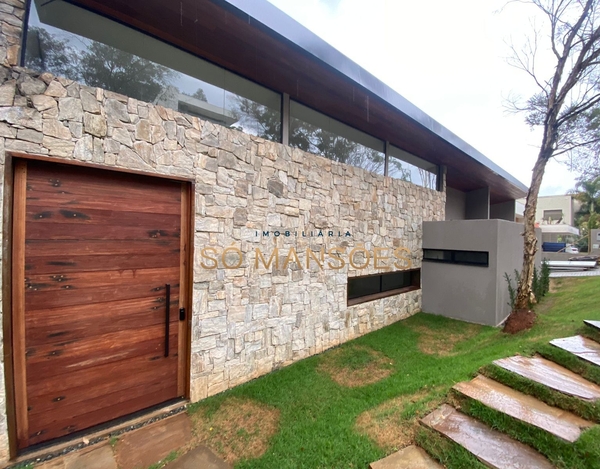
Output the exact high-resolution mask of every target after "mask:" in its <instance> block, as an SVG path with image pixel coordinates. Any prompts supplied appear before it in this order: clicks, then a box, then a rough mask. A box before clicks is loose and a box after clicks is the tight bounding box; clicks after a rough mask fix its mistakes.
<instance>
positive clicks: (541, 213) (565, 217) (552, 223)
mask: <svg viewBox="0 0 600 469" xmlns="http://www.w3.org/2000/svg"><path fill="white" fill-rule="evenodd" d="M517 203H521V204H524V203H525V200H524V199H521V200H519V201H517ZM580 207H581V203H580V202H579V201H578V200H577V199H575V197H573V196H572V195H570V194H566V195H547V196H541V197H539V198H538V204H537V210H536V212H535V222H536V224H537V225H538V226H539V227H540V229H541V231H542V242H544V243H545V242H553V243H556V242H563V243H575V242H576V241H577V238H578V237H579V229H578V228H576V227H575V214H576V213H577V211H578V210H579V208H580Z"/></svg>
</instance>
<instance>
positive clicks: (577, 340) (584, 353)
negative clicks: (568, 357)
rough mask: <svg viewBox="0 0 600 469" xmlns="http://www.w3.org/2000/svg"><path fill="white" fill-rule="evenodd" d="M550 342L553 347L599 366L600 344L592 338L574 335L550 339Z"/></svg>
mask: <svg viewBox="0 0 600 469" xmlns="http://www.w3.org/2000/svg"><path fill="white" fill-rule="evenodd" d="M550 343H551V344H552V345H554V346H555V347H558V348H561V349H563V350H566V351H567V352H571V353H572V354H573V355H576V356H578V357H579V358H582V359H583V360H587V361H588V362H590V363H593V364H594V365H598V366H600V344H599V343H598V342H594V341H593V340H592V339H588V338H587V337H583V336H580V335H576V336H573V337H565V338H562V339H554V340H551V341H550Z"/></svg>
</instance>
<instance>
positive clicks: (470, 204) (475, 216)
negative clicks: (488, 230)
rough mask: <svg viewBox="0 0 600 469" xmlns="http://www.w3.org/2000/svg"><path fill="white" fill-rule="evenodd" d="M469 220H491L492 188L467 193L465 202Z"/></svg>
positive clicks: (466, 216)
mask: <svg viewBox="0 0 600 469" xmlns="http://www.w3.org/2000/svg"><path fill="white" fill-rule="evenodd" d="M465 218H466V219H467V220H487V219H488V218H490V188H489V187H483V188H481V189H477V190H475V191H471V192H467V194H466V200H465Z"/></svg>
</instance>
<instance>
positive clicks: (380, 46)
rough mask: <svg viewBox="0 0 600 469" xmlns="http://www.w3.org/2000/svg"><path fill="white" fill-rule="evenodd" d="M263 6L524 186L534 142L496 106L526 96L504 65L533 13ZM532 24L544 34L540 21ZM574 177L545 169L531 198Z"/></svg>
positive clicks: (376, 1)
mask: <svg viewBox="0 0 600 469" xmlns="http://www.w3.org/2000/svg"><path fill="white" fill-rule="evenodd" d="M269 1H270V2H271V3H272V4H274V5H275V6H277V7H278V8H279V9H281V10H283V11H284V12H286V13H287V14H288V15H290V16H291V17H292V18H294V19H295V20H296V21H298V22H299V23H301V24H303V25H304V26H305V27H307V28H308V29H310V30H311V31H313V32H314V33H315V34H317V35H318V36H320V37H321V38H323V39H324V40H325V41H327V42H328V43H329V44H331V45H332V46H334V47H335V48H336V49H338V50H339V51H340V52H342V53H343V54H345V55H346V56H348V57H349V58H350V59H352V60H353V61H355V62H356V63H358V64H359V65H361V66H362V67H363V68H365V69H366V70H368V71H369V72H371V73H372V74H373V75H375V76H376V77H377V78H379V79H380V80H382V81H383V82H384V83H386V84H387V85H388V86H390V87H391V88H393V89H394V90H396V91H397V92H398V93H400V94H401V95H402V96H404V97H405V98H406V99H408V100H409V101H411V102H412V103H413V104H415V105H416V106H417V107H419V108H420V109H422V110H423V111H425V112H426V113H427V114H429V115H430V116H431V117H433V118H434V119H436V120H437V121H438V122H440V123H441V124H442V125H443V126H445V127H447V128H448V129H450V130H451V131H452V132H454V133H456V134H457V135H458V136H459V137H460V138H462V139H463V140H465V141H466V142H467V143H469V144H470V145H472V146H473V147H475V148H476V149H477V150H479V151H480V152H482V153H483V154H484V155H485V156H487V157H488V158H490V159H491V160H493V161H494V162H495V163H496V164H498V165H499V166H501V167H502V168H504V169H506V170H507V171H508V172H509V173H511V174H512V175H513V176H515V177H516V178H517V179H519V180H520V181H522V182H523V183H524V184H525V185H527V186H529V183H530V181H531V169H532V168H533V164H534V162H535V159H536V157H537V149H538V145H539V141H540V133H539V132H538V131H532V130H530V128H529V127H528V126H527V124H525V122H524V116H523V115H513V114H509V113H507V112H506V110H505V108H504V99H505V98H506V97H508V96H509V95H512V94H518V95H521V96H524V97H528V96H529V95H531V94H533V92H534V91H535V88H534V85H533V83H532V81H531V79H530V78H529V77H528V76H527V75H526V74H525V73H524V72H522V71H520V70H517V69H515V68H513V67H511V66H510V65H508V64H507V62H506V59H505V58H506V57H507V56H509V55H510V49H509V47H508V45H507V43H508V42H511V41H512V43H514V44H515V45H517V46H520V45H522V44H523V43H524V39H525V37H526V35H527V33H528V32H530V31H531V21H532V18H533V16H534V15H536V14H537V11H536V10H535V9H533V8H531V7H529V6H526V5H523V4H518V3H514V4H511V5H509V6H508V7H506V8H504V9H503V10H502V11H500V9H501V8H502V7H503V6H504V5H505V3H506V2H505V1H503V0H452V1H450V0H427V1H414V0H413V1H407V0H302V1H298V0H269ZM533 21H535V24H536V26H537V27H538V28H539V29H541V28H543V18H542V17H539V16H538V17H536V18H534V19H533ZM546 70H548V68H547V69H546ZM547 73H551V69H550V70H549V72H547ZM576 177H577V174H575V173H571V172H569V170H568V167H567V166H566V165H565V164H561V163H559V162H557V161H551V162H549V164H548V165H547V167H546V174H545V176H544V182H543V184H542V189H541V191H540V195H553V194H564V193H566V192H567V191H568V190H569V189H572V188H573V187H574V186H575V178H576Z"/></svg>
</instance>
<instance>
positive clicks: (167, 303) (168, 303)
mask: <svg viewBox="0 0 600 469" xmlns="http://www.w3.org/2000/svg"><path fill="white" fill-rule="evenodd" d="M165 290H166V297H167V298H166V301H165V357H168V356H169V321H170V319H171V318H170V317H169V316H170V315H169V309H170V306H171V284H170V283H167V284H166V285H165Z"/></svg>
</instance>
